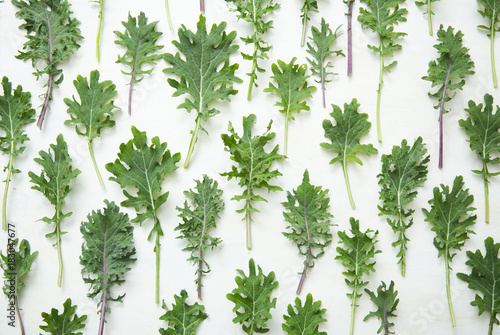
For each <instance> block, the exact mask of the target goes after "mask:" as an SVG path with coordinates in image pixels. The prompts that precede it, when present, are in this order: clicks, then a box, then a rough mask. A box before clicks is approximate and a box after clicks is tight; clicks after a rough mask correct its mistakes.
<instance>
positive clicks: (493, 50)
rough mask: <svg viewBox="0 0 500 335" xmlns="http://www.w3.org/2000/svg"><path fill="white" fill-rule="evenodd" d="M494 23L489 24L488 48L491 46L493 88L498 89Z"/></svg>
mask: <svg viewBox="0 0 500 335" xmlns="http://www.w3.org/2000/svg"><path fill="white" fill-rule="evenodd" d="M494 23H495V22H492V23H491V32H490V40H491V43H490V46H491V48H490V49H491V51H490V53H491V72H492V73H493V86H494V87H495V88H497V87H498V79H497V69H496V65H495V24H494Z"/></svg>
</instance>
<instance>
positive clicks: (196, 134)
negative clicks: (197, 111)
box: [184, 115, 201, 169]
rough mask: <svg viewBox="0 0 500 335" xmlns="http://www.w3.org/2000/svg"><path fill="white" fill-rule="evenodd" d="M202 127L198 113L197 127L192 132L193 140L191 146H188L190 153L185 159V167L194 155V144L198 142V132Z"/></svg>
mask: <svg viewBox="0 0 500 335" xmlns="http://www.w3.org/2000/svg"><path fill="white" fill-rule="evenodd" d="M200 128H201V117H200V116H199V115H198V116H197V117H196V127H195V128H194V131H193V132H192V134H193V135H192V136H191V141H190V142H189V148H188V153H187V155H186V160H185V161H184V168H185V169H187V168H188V166H189V161H190V160H191V156H193V152H194V146H195V144H196V142H197V141H198V134H199V132H200Z"/></svg>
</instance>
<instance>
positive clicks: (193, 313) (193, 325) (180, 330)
mask: <svg viewBox="0 0 500 335" xmlns="http://www.w3.org/2000/svg"><path fill="white" fill-rule="evenodd" d="M187 298H188V294H187V292H186V290H182V291H181V295H180V296H178V295H174V300H175V303H174V304H172V309H168V307H167V305H166V304H165V301H164V302H163V305H162V308H163V309H164V310H165V314H163V315H162V316H160V320H163V321H166V322H167V323H168V328H167V329H164V328H160V334H161V335H195V334H196V329H197V328H198V326H199V325H200V323H201V322H202V321H203V320H205V319H206V318H208V314H207V313H205V307H204V306H203V305H200V304H198V303H197V302H195V303H194V304H193V305H189V304H188V303H187V302H186V300H187Z"/></svg>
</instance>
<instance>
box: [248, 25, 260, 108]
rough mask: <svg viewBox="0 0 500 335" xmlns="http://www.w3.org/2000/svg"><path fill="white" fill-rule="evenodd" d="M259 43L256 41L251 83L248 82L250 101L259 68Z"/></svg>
mask: <svg viewBox="0 0 500 335" xmlns="http://www.w3.org/2000/svg"><path fill="white" fill-rule="evenodd" d="M254 29H255V28H254ZM257 50H258V49H257V43H254V51H253V62H252V71H251V72H250V83H249V84H248V94H247V100H248V101H250V99H251V98H252V89H253V86H254V81H255V76H256V74H255V70H256V69H257Z"/></svg>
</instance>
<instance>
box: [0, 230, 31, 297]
mask: <svg viewBox="0 0 500 335" xmlns="http://www.w3.org/2000/svg"><path fill="white" fill-rule="evenodd" d="M17 243H18V239H17V238H16V239H10V238H9V239H8V240H7V248H6V250H5V251H6V252H5V255H4V254H3V253H2V252H1V251H0V267H1V268H2V270H3V276H4V278H5V279H6V280H4V282H3V284H4V286H3V293H5V295H6V296H7V298H8V299H9V300H12V299H13V298H15V299H17V298H18V296H19V292H20V291H21V289H22V288H23V287H25V286H26V285H25V284H24V282H23V280H24V279H25V277H26V276H27V274H28V273H29V272H30V270H31V266H32V265H33V262H34V261H35V258H36V257H37V255H38V251H34V252H33V253H31V247H30V244H29V242H28V241H27V240H22V241H21V243H19V247H18V248H17V250H16V246H17ZM12 285H14V289H12Z"/></svg>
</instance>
